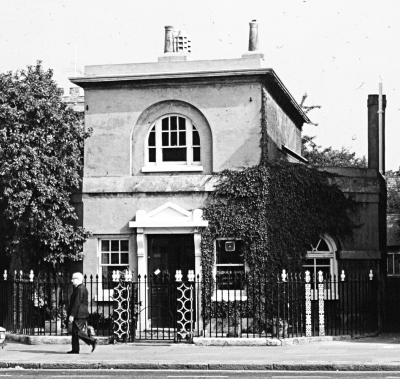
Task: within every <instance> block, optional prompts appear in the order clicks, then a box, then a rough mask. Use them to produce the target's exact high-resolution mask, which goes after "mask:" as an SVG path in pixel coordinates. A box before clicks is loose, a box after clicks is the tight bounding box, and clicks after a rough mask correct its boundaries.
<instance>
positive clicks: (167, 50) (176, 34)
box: [158, 26, 191, 62]
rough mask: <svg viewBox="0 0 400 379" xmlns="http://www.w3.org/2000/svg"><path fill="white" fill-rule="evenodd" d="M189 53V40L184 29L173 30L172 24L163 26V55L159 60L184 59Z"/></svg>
mask: <svg viewBox="0 0 400 379" xmlns="http://www.w3.org/2000/svg"><path fill="white" fill-rule="evenodd" d="M190 53H191V41H190V37H189V35H187V34H186V32H185V31H184V30H175V29H174V27H173V26H166V27H165V43H164V55H163V56H161V57H159V58H158V61H159V62H172V61H186V60H187V59H188V55H190Z"/></svg>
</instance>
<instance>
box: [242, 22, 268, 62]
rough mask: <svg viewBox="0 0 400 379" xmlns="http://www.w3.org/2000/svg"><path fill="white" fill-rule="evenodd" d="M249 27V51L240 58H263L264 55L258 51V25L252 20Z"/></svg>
mask: <svg viewBox="0 0 400 379" xmlns="http://www.w3.org/2000/svg"><path fill="white" fill-rule="evenodd" d="M249 25H250V31H249V50H248V51H247V52H246V53H244V54H243V55H242V58H264V54H263V53H261V52H260V51H259V50H258V48H259V47H258V23H257V21H256V20H252V21H251V22H250V23H249Z"/></svg>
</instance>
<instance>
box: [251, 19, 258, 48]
mask: <svg viewBox="0 0 400 379" xmlns="http://www.w3.org/2000/svg"><path fill="white" fill-rule="evenodd" d="M249 24H250V33H249V51H257V50H258V23H257V21H256V20H253V21H251V22H250V23H249Z"/></svg>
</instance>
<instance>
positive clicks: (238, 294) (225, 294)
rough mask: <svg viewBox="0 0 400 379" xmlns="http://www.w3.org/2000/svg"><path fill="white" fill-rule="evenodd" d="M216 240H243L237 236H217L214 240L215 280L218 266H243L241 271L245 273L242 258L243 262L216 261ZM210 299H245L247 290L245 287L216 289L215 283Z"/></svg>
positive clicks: (245, 268) (245, 267) (245, 269)
mask: <svg viewBox="0 0 400 379" xmlns="http://www.w3.org/2000/svg"><path fill="white" fill-rule="evenodd" d="M217 241H241V242H242V243H243V240H241V239H238V238H217V239H216V240H214V266H213V278H214V281H215V282H216V278H217V271H218V267H219V266H230V267H239V266H243V271H244V273H246V272H247V271H248V267H247V265H246V262H245V261H244V260H243V264H241V263H240V264H238V263H231V264H229V263H217ZM242 248H243V247H242ZM211 301H247V291H246V288H244V289H241V290H240V289H239V290H233V289H232V290H224V289H218V288H217V286H216V285H215V288H214V292H213V294H212V296H211Z"/></svg>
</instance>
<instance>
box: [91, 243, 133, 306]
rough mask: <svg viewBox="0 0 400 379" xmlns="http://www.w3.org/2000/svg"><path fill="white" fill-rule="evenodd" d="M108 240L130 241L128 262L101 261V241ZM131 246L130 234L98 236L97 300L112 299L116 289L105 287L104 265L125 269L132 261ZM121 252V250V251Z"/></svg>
mask: <svg viewBox="0 0 400 379" xmlns="http://www.w3.org/2000/svg"><path fill="white" fill-rule="evenodd" d="M104 240H108V241H128V251H127V252H128V263H127V264H126V263H123V264H122V263H121V264H112V263H110V264H105V263H102V262H101V258H102V257H101V254H102V253H103V252H102V251H101V241H104ZM130 247H131V242H130V239H129V237H128V236H119V237H116V236H113V237H108V236H102V237H99V238H97V255H98V267H99V269H98V272H99V273H98V283H97V286H98V287H97V294H96V296H95V298H94V300H95V301H110V300H112V295H113V293H114V290H110V289H103V267H104V266H120V267H121V268H122V270H121V271H124V269H126V267H127V266H128V267H129V266H130V263H131V253H130ZM124 252H125V251H124ZM120 253H121V251H120Z"/></svg>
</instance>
